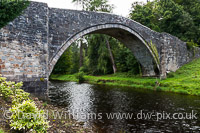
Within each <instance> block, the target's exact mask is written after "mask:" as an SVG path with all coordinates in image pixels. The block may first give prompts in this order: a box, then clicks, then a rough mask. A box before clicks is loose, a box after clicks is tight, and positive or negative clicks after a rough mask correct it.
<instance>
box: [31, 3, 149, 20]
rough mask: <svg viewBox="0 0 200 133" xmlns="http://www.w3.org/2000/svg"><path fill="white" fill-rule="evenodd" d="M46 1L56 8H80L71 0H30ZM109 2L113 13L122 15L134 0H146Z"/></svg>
mask: <svg viewBox="0 0 200 133" xmlns="http://www.w3.org/2000/svg"><path fill="white" fill-rule="evenodd" d="M32 1H40V2H44V3H48V5H49V7H56V8H66V9H76V10H80V7H78V6H77V5H76V4H74V3H71V1H72V0H32ZM108 1H109V4H113V5H114V7H115V9H114V11H113V12H114V14H118V15H122V16H124V17H126V16H128V14H129V11H130V9H131V4H132V3H133V2H135V1H139V2H146V1H147V0H108Z"/></svg>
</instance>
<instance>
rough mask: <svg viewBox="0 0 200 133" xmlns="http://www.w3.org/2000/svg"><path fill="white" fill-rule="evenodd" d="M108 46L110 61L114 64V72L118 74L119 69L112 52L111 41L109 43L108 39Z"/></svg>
mask: <svg viewBox="0 0 200 133" xmlns="http://www.w3.org/2000/svg"><path fill="white" fill-rule="evenodd" d="M106 44H107V47H108V52H109V54H110V59H111V62H112V67H113V72H114V73H116V72H117V67H116V65H115V60H114V57H113V54H112V51H111V49H110V43H109V41H108V39H107V38H106Z"/></svg>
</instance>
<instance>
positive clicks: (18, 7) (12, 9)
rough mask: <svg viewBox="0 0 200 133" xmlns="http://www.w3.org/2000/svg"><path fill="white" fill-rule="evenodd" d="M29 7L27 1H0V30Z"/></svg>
mask: <svg viewBox="0 0 200 133" xmlns="http://www.w3.org/2000/svg"><path fill="white" fill-rule="evenodd" d="M28 5H29V1H28V0H17V1H16V0H1V1H0V28H2V27H3V26H5V25H7V23H8V22H10V21H12V20H14V19H15V18H16V17H17V16H19V15H20V14H21V13H22V11H23V10H24V9H26V8H27V6H28Z"/></svg>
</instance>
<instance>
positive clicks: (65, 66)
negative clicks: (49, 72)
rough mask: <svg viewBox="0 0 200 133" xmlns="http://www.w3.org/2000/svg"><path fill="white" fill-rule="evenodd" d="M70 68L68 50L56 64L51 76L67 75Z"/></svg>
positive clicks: (70, 57) (69, 49)
mask: <svg viewBox="0 0 200 133" xmlns="http://www.w3.org/2000/svg"><path fill="white" fill-rule="evenodd" d="M71 68H72V51H71V48H68V49H67V50H66V51H65V52H64V53H63V55H62V56H61V57H60V59H59V60H58V62H57V63H56V65H55V67H54V69H53V74H67V73H70V71H71Z"/></svg>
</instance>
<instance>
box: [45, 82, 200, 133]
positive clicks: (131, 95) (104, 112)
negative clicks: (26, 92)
mask: <svg viewBox="0 0 200 133" xmlns="http://www.w3.org/2000/svg"><path fill="white" fill-rule="evenodd" d="M49 97H50V99H51V100H52V102H53V103H55V104H58V105H62V106H65V107H66V108H67V110H68V111H69V112H73V115H74V117H75V118H76V119H77V120H79V121H83V122H85V125H86V126H95V127H96V128H98V129H99V132H119V131H126V132H134V131H135V132H136V131H142V132H186V131H188V132H189V131H200V127H199V124H200V121H199V119H197V120H176V119H161V120H159V121H157V120H156V119H155V118H154V119H145V118H141V119H137V115H138V113H140V112H141V111H142V112H143V113H154V114H155V113H156V112H159V113H163V112H164V113H185V112H187V113H190V112H192V110H193V111H195V112H197V113H198V112H199V111H200V104H199V101H200V98H199V97H194V96H186V95H178V94H172V93H165V92H154V91H148V90H141V89H133V88H122V87H108V86H104V85H90V84H86V83H84V84H77V83H74V82H51V84H50V94H49ZM110 113H112V114H113V113H120V114H123V113H126V114H128V113H130V114H131V113H132V114H134V115H133V116H134V117H133V118H131V119H116V118H114V119H111V118H110V119H108V116H109V114H110ZM77 114H78V115H77ZM95 114H96V117H95V116H94V115H95ZM197 117H198V118H199V114H198V115H197Z"/></svg>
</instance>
